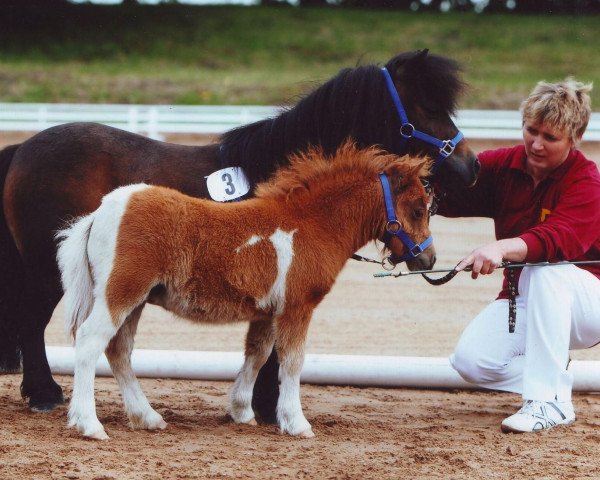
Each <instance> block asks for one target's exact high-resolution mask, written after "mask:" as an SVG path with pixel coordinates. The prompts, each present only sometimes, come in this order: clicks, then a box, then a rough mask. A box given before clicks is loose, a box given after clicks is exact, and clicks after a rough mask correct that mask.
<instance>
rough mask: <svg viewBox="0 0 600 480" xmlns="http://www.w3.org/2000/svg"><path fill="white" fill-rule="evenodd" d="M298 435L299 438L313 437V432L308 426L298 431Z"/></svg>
mask: <svg viewBox="0 0 600 480" xmlns="http://www.w3.org/2000/svg"><path fill="white" fill-rule="evenodd" d="M298 436H299V437H300V438H314V436H315V434H314V432H313V431H312V428H309V429H308V430H304V431H303V432H300V433H299V434H298Z"/></svg>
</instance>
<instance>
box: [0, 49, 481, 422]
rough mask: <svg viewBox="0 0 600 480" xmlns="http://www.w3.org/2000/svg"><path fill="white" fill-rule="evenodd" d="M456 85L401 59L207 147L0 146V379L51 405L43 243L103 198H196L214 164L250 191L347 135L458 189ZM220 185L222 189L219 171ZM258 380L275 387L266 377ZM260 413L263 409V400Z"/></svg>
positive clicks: (44, 140)
mask: <svg viewBox="0 0 600 480" xmlns="http://www.w3.org/2000/svg"><path fill="white" fill-rule="evenodd" d="M463 87H464V84H463V82H462V80H461V78H460V67H459V65H458V64H457V63H456V62H455V61H453V60H451V59H448V58H444V57H440V56H436V55H431V54H428V52H427V51H426V50H425V51H420V52H407V53H402V54H399V55H397V56H395V57H394V58H392V59H390V60H389V61H388V62H387V63H386V65H385V69H382V68H380V67H379V66H375V65H367V66H359V67H356V68H350V69H344V70H342V71H341V72H340V73H339V74H338V75H336V76H335V77H333V78H332V79H330V80H329V81H327V82H326V83H324V84H323V85H321V86H320V87H318V88H316V90H314V91H313V92H312V93H310V94H308V95H307V96H306V97H305V98H303V99H302V100H300V101H299V102H298V104H297V105H296V106H294V107H292V108H290V109H288V110H286V111H283V112H282V113H281V114H280V115H279V116H277V117H275V118H271V119H266V120H262V121H259V122H256V123H253V124H250V125H247V126H243V127H241V128H238V129H235V130H232V131H229V132H227V133H225V134H224V135H223V136H222V137H221V138H220V141H219V143H216V144H213V145H208V146H200V147H193V146H183V145H175V144H168V143H163V142H158V141H154V140H151V139H148V138H146V137H143V136H140V135H135V134H132V133H128V132H125V131H122V130H118V129H114V128H110V127H108V126H105V125H100V124H93V123H71V124H65V125H61V126H57V127H53V128H49V129H47V130H44V131H43V132H40V133H38V134H37V135H35V136H33V137H31V138H30V139H28V140H26V141H25V142H23V143H22V144H20V145H13V146H9V147H6V148H5V149H4V150H2V151H0V184H2V185H3V192H2V197H1V198H2V208H1V209H0V212H1V213H2V217H1V218H0V265H1V267H0V371H18V370H19V369H20V368H21V362H22V368H23V382H22V384H21V393H22V395H23V396H24V398H28V399H29V405H30V407H31V408H32V409H33V410H37V411H42V410H50V409H53V408H54V407H55V406H56V405H58V404H61V403H62V402H63V395H62V390H61V388H60V386H59V385H58V384H57V383H56V382H55V381H54V380H53V378H52V375H51V373H50V369H49V366H48V361H47V358H46V351H45V346H44V330H45V328H46V325H47V324H48V322H49V320H50V317H51V315H52V312H53V310H54V308H55V307H56V305H57V304H58V302H59V301H60V298H61V297H62V294H63V292H62V287H61V284H60V279H59V272H58V267H57V264H56V256H55V254H56V243H55V240H54V234H55V233H56V231H57V230H59V229H60V228H61V227H62V226H63V225H64V224H65V222H66V221H69V220H70V219H72V218H74V217H77V216H80V215H82V214H85V213H89V212H91V211H93V210H94V209H96V208H97V207H98V205H99V204H100V200H101V198H102V196H103V195H104V194H106V193H108V192H109V191H111V190H113V189H115V188H117V187H119V186H121V185H127V184H131V183H138V182H145V183H149V184H154V185H162V186H167V187H171V188H174V189H176V190H179V191H181V192H183V193H186V194H188V195H191V196H194V197H208V195H209V192H208V189H207V183H206V181H205V177H206V176H208V175H210V174H211V173H213V172H215V171H217V170H220V169H222V168H223V167H229V166H240V167H243V169H244V170H245V173H246V175H247V177H248V180H249V183H250V185H254V184H256V182H259V181H262V180H265V179H268V178H269V177H270V176H271V175H272V174H273V173H274V172H275V171H276V170H277V168H279V167H280V166H282V165H285V164H286V163H287V156H288V154H290V153H292V152H298V151H302V150H304V149H305V148H306V147H307V146H309V145H320V146H322V147H323V149H324V152H325V153H326V154H331V153H333V152H334V151H335V150H336V148H337V147H339V146H340V145H341V144H342V143H343V142H344V141H345V140H346V139H347V138H349V137H352V138H353V139H354V140H355V141H356V143H357V145H358V146H359V147H366V146H370V145H379V146H380V147H381V148H383V149H385V150H387V151H389V152H392V153H412V154H416V153H424V154H429V155H431V156H432V157H434V158H439V159H444V161H443V162H442V163H441V164H440V165H439V166H438V167H436V179H437V180H436V182H437V184H438V185H440V186H441V187H442V188H446V189H449V188H465V187H467V186H469V185H471V184H472V183H473V182H474V181H475V179H476V175H477V171H478V167H479V163H478V161H477V158H476V156H475V155H474V154H473V152H472V151H471V150H470V149H469V147H468V146H467V144H466V142H465V141H464V140H463V141H461V140H460V136H459V135H458V134H457V128H456V126H455V125H454V123H453V121H452V118H451V116H452V114H453V113H454V111H455V107H456V102H457V99H458V96H459V94H460V93H461V91H462V90H463ZM400 99H401V100H400ZM413 126H414V127H413ZM457 135H458V136H457ZM439 139H444V140H446V141H444V142H442V141H440V140H439ZM221 178H222V180H223V181H224V182H225V184H224V187H223V189H224V190H225V191H228V192H232V191H233V185H229V179H230V177H229V176H228V173H223V175H222V176H221ZM250 193H252V192H250ZM274 365H275V367H274V369H275V370H276V368H277V364H276V362H275V363H274ZM261 378H262V374H261V377H259V381H258V382H257V392H258V391H259V390H260V388H259V387H260V385H261ZM265 378H269V379H270V385H271V387H272V384H273V383H275V388H277V383H276V382H277V379H276V375H275V380H273V374H272V372H271V373H270V374H269V375H267V376H266V377H265ZM275 397H276V394H275ZM261 398H264V399H266V400H269V399H272V398H273V394H272V393H271V391H268V392H267V393H266V394H265V395H263V396H261ZM257 408H260V407H258V406H257ZM266 408H270V409H271V411H272V409H273V407H272V402H271V404H270V405H269V406H268V407H266ZM261 415H263V416H266V414H261Z"/></svg>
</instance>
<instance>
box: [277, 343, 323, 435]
mask: <svg viewBox="0 0 600 480" xmlns="http://www.w3.org/2000/svg"><path fill="white" fill-rule="evenodd" d="M303 363H304V355H303V354H297V355H290V356H289V357H288V358H287V359H285V360H283V361H282V363H281V385H280V390H279V392H280V394H279V400H278V402H277V422H278V423H279V427H280V428H281V431H282V432H284V433H289V434H290V435H298V436H300V437H305V438H311V437H314V436H315V434H314V433H313V431H312V428H311V426H310V423H308V420H306V417H305V416H304V413H303V412H302V404H301V403H300V372H301V371H302V364H303Z"/></svg>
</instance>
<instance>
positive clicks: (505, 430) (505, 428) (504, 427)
mask: <svg viewBox="0 0 600 480" xmlns="http://www.w3.org/2000/svg"><path fill="white" fill-rule="evenodd" d="M574 422H575V419H573V420H570V421H568V422H563V423H557V424H556V425H553V426H551V427H549V428H542V429H541V430H517V429H516V428H512V427H510V426H508V425H502V424H500V430H502V433H538V432H543V431H546V430H550V429H552V428H554V427H560V426H566V425H571V424H572V423H574Z"/></svg>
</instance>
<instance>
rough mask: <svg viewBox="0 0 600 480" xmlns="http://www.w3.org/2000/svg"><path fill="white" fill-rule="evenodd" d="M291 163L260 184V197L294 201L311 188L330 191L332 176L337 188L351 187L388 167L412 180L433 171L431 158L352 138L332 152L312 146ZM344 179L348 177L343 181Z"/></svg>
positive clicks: (338, 189) (313, 191)
mask: <svg viewBox="0 0 600 480" xmlns="http://www.w3.org/2000/svg"><path fill="white" fill-rule="evenodd" d="M289 161H290V164H289V166H288V167H285V168H281V169H279V170H278V171H277V173H276V174H275V175H274V176H273V178H272V179H271V180H269V181H267V182H264V183H261V184H259V185H257V187H256V192H255V193H256V197H257V198H266V197H271V198H273V197H274V198H278V199H281V200H282V201H290V200H292V199H294V198H301V196H302V195H303V194H304V193H305V192H307V191H310V192H311V193H312V194H316V193H317V192H322V193H326V194H328V193H329V190H330V184H331V179H335V182H334V183H335V185H334V187H335V189H336V191H342V190H343V189H340V185H344V186H345V187H346V188H351V187H353V186H354V185H356V184H357V183H358V182H361V181H372V180H374V179H376V178H377V177H378V175H379V173H380V172H383V171H386V172H389V173H390V175H393V177H395V178H394V180H397V179H399V178H402V179H403V183H404V181H412V179H413V178H414V177H415V176H416V177H426V176H428V175H430V165H431V161H430V160H429V159H428V158H425V157H418V156H409V155H404V156H401V157H400V156H398V155H395V154H391V153H388V152H385V151H384V150H382V149H381V148H379V147H376V146H371V147H368V148H363V149H359V148H358V147H357V145H356V144H355V143H354V142H352V141H350V140H348V141H346V142H345V143H344V144H342V146H341V147H340V148H339V149H338V150H337V151H336V152H335V153H334V154H332V155H328V154H326V153H324V151H323V148H322V147H321V146H312V147H309V148H308V149H307V150H306V151H305V152H303V153H297V154H293V155H291V156H290V159H289ZM340 179H344V180H345V181H343V182H341V181H340Z"/></svg>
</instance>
